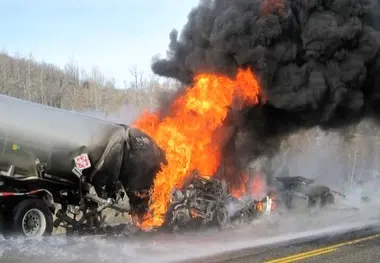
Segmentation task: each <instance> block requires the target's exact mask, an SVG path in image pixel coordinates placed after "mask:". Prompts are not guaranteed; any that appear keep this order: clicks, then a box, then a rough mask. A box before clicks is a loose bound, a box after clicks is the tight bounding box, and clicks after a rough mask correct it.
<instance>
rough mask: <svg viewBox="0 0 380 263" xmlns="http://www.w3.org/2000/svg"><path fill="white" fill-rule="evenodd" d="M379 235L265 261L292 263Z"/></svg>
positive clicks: (269, 262) (379, 235)
mask: <svg viewBox="0 0 380 263" xmlns="http://www.w3.org/2000/svg"><path fill="white" fill-rule="evenodd" d="M378 237H380V234H376V235H372V236H368V237H363V238H359V239H355V240H351V241H347V242H342V243H338V244H336V245H332V246H327V247H323V248H319V249H314V250H311V251H308V252H303V253H298V254H295V255H291V256H287V257H282V258H278V259H274V260H269V261H266V262H265V263H290V262H295V261H298V260H302V259H306V258H310V257H315V256H318V255H323V254H327V253H331V252H334V251H336V250H337V249H338V248H340V247H343V246H348V245H353V244H356V243H360V242H363V241H367V240H371V239H375V238H378Z"/></svg>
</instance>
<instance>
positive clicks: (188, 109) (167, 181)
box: [135, 69, 260, 229]
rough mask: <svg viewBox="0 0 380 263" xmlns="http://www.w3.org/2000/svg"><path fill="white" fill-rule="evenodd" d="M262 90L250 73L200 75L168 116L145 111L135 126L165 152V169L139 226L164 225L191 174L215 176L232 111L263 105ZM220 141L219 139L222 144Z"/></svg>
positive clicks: (155, 183)
mask: <svg viewBox="0 0 380 263" xmlns="http://www.w3.org/2000/svg"><path fill="white" fill-rule="evenodd" d="M259 96H260V87H259V83H258V81H257V79H256V78H255V76H254V75H253V73H252V72H251V71H250V70H249V69H240V70H239V71H238V73H237V75H236V78H235V79H231V78H228V77H226V76H223V75H216V74H206V73H202V74H198V75H197V76H196V77H195V79H194V85H193V86H192V87H188V88H187V90H186V92H185V93H184V94H183V95H182V96H180V97H178V98H177V99H176V100H175V101H174V102H173V103H172V105H171V110H170V114H169V116H167V117H165V118H163V119H162V120H160V118H159V114H154V113H148V112H145V113H144V114H143V115H142V116H141V118H139V119H138V120H137V122H136V123H135V127H137V128H139V129H141V130H142V131H144V132H146V133H147V134H149V135H150V136H151V137H152V138H153V139H154V140H155V141H156V142H157V144H158V145H159V146H160V147H161V148H162V149H163V150H164V151H165V153H166V158H167V161H168V162H167V163H168V164H167V165H163V166H162V170H161V172H159V173H158V174H157V175H156V178H155V180H154V185H153V190H152V194H151V200H150V204H149V211H150V213H149V215H146V216H144V220H143V222H141V223H140V224H139V226H140V227H141V228H143V229H149V228H152V227H158V226H161V225H162V224H163V223H164V214H165V212H166V211H167V209H168V204H169V201H170V192H171V190H172V189H173V188H174V187H181V186H182V184H183V183H184V180H185V179H186V177H187V175H188V174H189V173H190V172H191V171H194V170H197V171H198V172H199V173H200V174H202V175H214V174H215V173H216V171H217V169H218V168H219V165H220V162H221V157H222V156H221V155H222V148H223V146H224V144H223V142H222V141H221V139H220V138H218V136H217V134H218V132H219V131H220V129H221V128H223V122H224V120H225V119H226V117H227V114H228V112H229V107H231V106H232V105H233V104H234V103H236V101H235V100H236V99H238V102H239V105H238V110H239V109H243V108H244V107H247V106H249V105H255V104H257V103H258V102H259ZM218 139H219V140H218Z"/></svg>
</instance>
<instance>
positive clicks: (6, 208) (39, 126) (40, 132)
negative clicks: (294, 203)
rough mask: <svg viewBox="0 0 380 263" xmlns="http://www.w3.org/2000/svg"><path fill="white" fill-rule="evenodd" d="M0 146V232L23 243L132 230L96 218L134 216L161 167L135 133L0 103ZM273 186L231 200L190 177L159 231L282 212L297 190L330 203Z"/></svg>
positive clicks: (293, 182) (303, 182)
mask: <svg viewBox="0 0 380 263" xmlns="http://www.w3.org/2000/svg"><path fill="white" fill-rule="evenodd" d="M25 127H27V128H25ZM0 147H1V149H2V152H1V154H0V228H1V230H2V232H3V233H4V234H6V235H8V234H20V235H23V236H27V237H38V236H48V235H51V234H52V232H53V229H54V227H63V228H64V229H65V230H66V233H67V234H77V235H82V234H99V233H103V234H104V233H118V232H120V231H122V230H126V229H128V231H129V230H131V229H136V228H133V227H131V226H129V225H128V226H127V227H125V226H124V225H119V226H114V227H111V226H109V225H108V226H107V224H106V217H105V216H104V213H103V212H104V210H105V209H107V208H108V209H112V210H115V211H116V212H118V213H131V214H134V215H143V214H144V213H145V211H144V207H145V208H146V206H147V202H148V201H149V196H145V197H143V196H141V195H139V194H138V193H141V192H144V191H149V189H150V187H151V185H152V184H153V178H154V175H155V174H156V173H157V171H158V170H159V168H160V164H161V163H165V162H166V160H165V154H164V153H163V151H162V149H160V148H159V147H158V146H157V144H156V143H155V142H154V141H153V140H152V139H151V138H150V137H149V136H148V135H146V134H145V133H143V132H142V131H140V130H138V129H134V128H131V127H128V126H126V125H121V124H115V123H111V122H107V121H103V120H99V119H96V118H91V117H88V116H84V115H81V114H77V113H74V112H69V111H64V110H61V109H56V108H52V107H48V106H43V105H40V104H37V103H32V102H27V101H23V100H19V99H15V98H11V97H7V96H3V95H1V96H0ZM278 182H281V183H282V186H281V187H278V191H277V190H276V191H269V192H268V193H267V194H266V195H265V196H264V197H263V198H260V199H257V198H256V199H255V198H252V197H251V196H249V195H246V196H240V197H236V196H233V194H232V192H231V189H230V187H229V186H228V185H227V184H226V182H224V181H223V180H220V179H217V178H214V177H210V178H206V177H204V176H201V175H199V174H197V173H196V172H194V173H193V174H192V175H191V176H189V180H188V182H186V183H185V184H184V185H183V187H182V188H180V189H174V191H173V195H172V198H171V203H170V206H169V209H168V211H167V214H166V223H165V224H164V227H163V228H162V229H165V230H170V231H178V230H186V229H191V228H196V227H208V226H218V227H220V228H224V227H227V226H229V225H232V224H234V223H237V222H249V221H251V220H254V219H255V218H257V217H259V216H261V215H263V214H265V213H270V212H271V211H272V210H273V209H274V207H275V206H276V207H279V206H281V205H282V204H286V205H285V206H286V207H288V208H291V199H292V198H291V197H292V195H294V194H295V193H296V192H297V191H298V192H301V193H303V194H304V195H305V196H306V197H307V198H309V200H310V206H314V205H316V204H317V202H319V203H321V204H322V205H325V204H328V203H332V202H334V198H333V192H332V191H331V190H330V189H329V188H327V187H319V188H318V191H316V190H315V189H317V188H315V187H314V188H313V187H310V183H311V181H310V180H307V179H305V178H303V179H302V178H293V177H289V178H287V179H284V178H283V179H279V180H278ZM307 189H309V190H307ZM310 189H314V190H315V191H311V190H310ZM231 207H232V208H233V209H232V208H231ZM128 231H127V232H128Z"/></svg>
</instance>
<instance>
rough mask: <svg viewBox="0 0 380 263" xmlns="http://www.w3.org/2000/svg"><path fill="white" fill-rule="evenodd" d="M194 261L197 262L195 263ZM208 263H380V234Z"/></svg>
mask: <svg viewBox="0 0 380 263" xmlns="http://www.w3.org/2000/svg"><path fill="white" fill-rule="evenodd" d="M193 262H194V261H193ZM197 262H199V263H200V262H208V263H230V262H231V263H232V262H234V263H248V262H249V263H255V262H264V263H290V262H310V263H324V262H332V263H349V262H350V263H351V262H359V263H364V262H368V263H371V262H373V263H377V262H380V231H379V230H378V229H377V230H376V229H373V228H369V229H364V230H360V231H357V232H351V233H346V234H342V235H338V236H334V237H329V238H321V239H318V240H312V241H306V242H301V243H296V244H292V245H278V246H273V247H262V248H253V249H246V250H241V251H237V252H234V253H228V254H224V255H223V254H221V255H219V256H216V257H215V256H214V257H212V258H203V259H199V261H197Z"/></svg>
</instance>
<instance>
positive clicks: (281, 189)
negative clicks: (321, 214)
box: [275, 176, 344, 209]
mask: <svg viewBox="0 0 380 263" xmlns="http://www.w3.org/2000/svg"><path fill="white" fill-rule="evenodd" d="M275 189H276V195H277V202H278V204H281V205H282V206H283V207H285V208H287V209H293V208H294V202H293V200H294V198H295V197H300V198H302V199H305V200H307V205H308V207H309V208H315V207H324V206H326V205H330V204H334V203H335V195H336V194H337V195H340V196H343V197H344V195H343V194H341V193H339V192H337V191H334V190H332V189H330V188H329V187H327V186H324V185H316V184H314V180H312V179H308V178H305V177H301V176H293V177H292V176H284V177H275Z"/></svg>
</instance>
